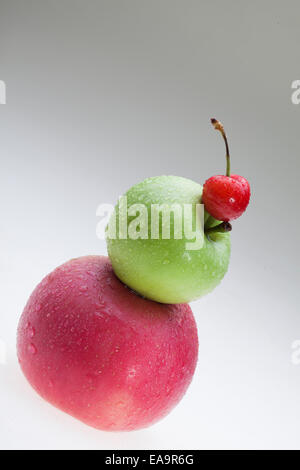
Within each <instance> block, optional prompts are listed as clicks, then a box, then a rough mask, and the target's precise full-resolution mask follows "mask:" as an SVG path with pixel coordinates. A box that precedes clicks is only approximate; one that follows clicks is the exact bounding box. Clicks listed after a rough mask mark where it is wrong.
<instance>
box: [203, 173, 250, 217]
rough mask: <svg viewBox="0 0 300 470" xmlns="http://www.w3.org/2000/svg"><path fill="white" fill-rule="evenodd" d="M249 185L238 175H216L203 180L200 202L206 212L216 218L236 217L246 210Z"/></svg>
mask: <svg viewBox="0 0 300 470" xmlns="http://www.w3.org/2000/svg"><path fill="white" fill-rule="evenodd" d="M249 199H250V185H249V183H248V181H247V180H246V179H245V178H243V177H242V176H239V175H231V176H224V175H217V176H212V177H211V178H209V179H208V180H206V181H205V183H204V186H203V194H202V202H203V204H204V206H205V209H206V210H207V212H208V213H209V214H210V215H212V216H213V217H214V218H215V219H217V220H223V221H225V222H228V221H229V220H233V219H237V218H238V217H240V216H241V215H242V213H243V212H244V211H245V210H246V208H247V206H248V204H249Z"/></svg>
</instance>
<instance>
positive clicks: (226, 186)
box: [202, 119, 250, 222]
mask: <svg viewBox="0 0 300 470" xmlns="http://www.w3.org/2000/svg"><path fill="white" fill-rule="evenodd" d="M211 122H212V124H213V126H214V127H215V129H216V130H218V131H220V132H221V134H222V136H223V139H224V141H225V145H226V159H227V168H226V175H217V176H212V177H211V178H209V179H208V180H206V181H205V183H204V186H203V193H202V202H203V204H204V206H205V209H206V211H207V212H208V213H209V214H210V215H212V216H213V217H214V218H215V219H217V220H222V221H224V222H228V221H229V220H233V219H237V218H238V217H240V216H241V215H242V213H243V212H244V211H245V210H246V208H247V206H248V204H249V200H250V185H249V183H248V181H247V180H246V178H243V176H240V175H231V174H230V155H229V148H228V142H227V137H226V134H225V131H224V127H223V125H222V124H221V123H220V122H219V121H217V120H216V119H212V120H211Z"/></svg>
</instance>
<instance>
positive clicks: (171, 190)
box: [107, 176, 230, 304]
mask: <svg viewBox="0 0 300 470" xmlns="http://www.w3.org/2000/svg"><path fill="white" fill-rule="evenodd" d="M125 195H126V196H127V205H128V207H130V206H131V205H133V204H135V203H139V204H144V205H145V206H146V207H147V211H148V227H149V230H148V239H141V238H138V239H131V238H129V237H127V239H120V237H119V232H118V230H117V232H116V235H117V237H116V239H113V238H109V237H107V249H108V255H109V257H110V259H111V262H112V266H113V269H114V271H115V273H116V275H117V276H118V277H119V279H121V281H122V282H124V283H125V284H127V285H128V286H130V287H131V288H132V289H134V290H135V291H136V292H139V293H140V294H141V295H143V296H145V297H147V298H148V299H152V300H155V301H157V302H162V303H170V304H176V303H185V302H190V301H193V300H196V299H198V298H200V297H202V296H203V295H205V294H207V293H209V292H211V291H212V290H213V289H214V288H215V287H216V286H217V285H218V284H219V283H220V281H221V280H222V279H223V277H224V275H225V273H226V271H227V269H228V265H229V259H230V235H229V233H214V234H210V235H209V236H207V235H205V236H204V243H203V247H202V248H201V249H198V250H187V249H186V243H187V242H190V241H191V240H188V239H186V238H185V236H183V237H182V239H175V238H174V220H173V219H172V218H171V223H170V227H171V232H170V233H171V238H170V239H162V236H161V233H162V231H161V227H160V236H159V239H151V237H150V235H151V232H150V231H151V204H164V203H165V204H173V203H177V204H179V205H180V206H181V207H182V208H183V206H184V204H192V205H193V207H195V205H196V204H197V203H198V204H200V203H201V196H202V186H200V185H199V184H197V183H195V182H194V181H192V180H189V179H186V178H182V177H178V176H158V177H152V178H147V179H146V180H144V181H143V182H141V183H139V184H136V185H135V186H133V187H132V188H131V189H129V190H128V191H127V193H126V194H125ZM182 210H183V209H182ZM115 212H116V219H117V220H118V217H119V205H118V204H117V206H116V208H115ZM208 216H209V214H207V213H205V219H206V218H208ZM133 218H134V217H131V218H130V217H128V224H129V223H130V221H131V220H132V219H133ZM194 219H195V217H194V218H193V220H194ZM209 220H210V224H208V226H214V225H217V224H218V223H219V221H217V220H215V219H213V218H212V217H211V218H210V219H209ZM117 228H118V227H117ZM199 236H200V235H199Z"/></svg>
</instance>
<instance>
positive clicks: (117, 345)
mask: <svg viewBox="0 0 300 470" xmlns="http://www.w3.org/2000/svg"><path fill="white" fill-rule="evenodd" d="M212 124H213V125H214V127H215V128H216V129H217V130H219V131H220V132H221V134H222V136H223V138H224V141H225V145H226V158H227V170H226V175H224V176H223V175H218V176H213V177H211V178H209V179H208V180H207V181H206V182H205V184H204V187H203V190H202V187H201V186H200V185H199V184H198V183H195V182H194V181H191V180H189V179H185V178H181V177H176V176H160V177H154V178H148V179H146V180H145V181H143V182H142V183H139V184H137V185H135V186H133V187H132V188H131V189H130V190H129V191H128V192H127V193H126V195H125V199H126V204H127V208H128V207H129V210H127V211H126V216H125V218H124V215H123V212H122V210H121V209H122V208H121V199H120V201H119V202H118V204H117V206H116V208H115V211H114V213H113V215H112V219H111V222H110V223H109V226H108V230H107V232H108V236H107V247H108V255H109V257H104V256H85V257H81V258H77V259H73V260H71V261H69V262H67V263H65V264H63V265H62V266H59V267H58V268H57V269H55V270H54V271H53V272H52V273H50V274H48V276H46V277H45V278H44V279H43V280H42V281H41V283H40V284H39V285H38V286H37V287H36V289H35V290H34V291H33V293H32V295H31V296H30V298H29V300H28V302H27V305H26V306H25V309H24V311H23V314H22V316H21V319H20V322H19V327H18V338H17V351H18V359H19V362H20V365H21V368H22V371H23V373H24V375H25V376H26V378H27V379H28V381H29V382H30V384H31V385H32V386H33V388H34V389H35V390H36V391H37V392H38V393H39V394H40V395H41V396H42V397H43V398H44V399H46V400H47V401H48V402H50V403H51V404H53V405H54V406H56V407H58V408H60V409H61V410H63V411H65V412H66V413H69V414H70V415H72V416H74V417H76V418H77V419H79V420H81V421H83V422H84V423H86V424H88V425H90V426H93V427H95V428H97V429H102V430H110V431H129V430H135V429H139V428H142V427H146V426H149V425H150V424H152V423H154V422H156V421H157V420H159V419H161V418H162V417H163V416H165V415H166V414H167V413H168V412H169V411H170V410H171V409H172V408H173V407H174V406H175V405H176V404H177V403H178V402H179V400H180V399H181V398H182V396H183V395H184V393H185V391H186V390H187V387H188V386H189V384H190V382H191V380H192V377H193V374H194V371H195V367H196V363H197V356H198V337H197V328H196V323H195V320H194V317H193V314H192V311H191V309H190V307H189V305H188V304H187V302H190V301H192V300H195V299H198V298H199V297H201V296H203V295H205V294H207V293H208V292H211V291H212V290H213V289H214V288H215V287H216V286H217V285H218V284H219V282H220V281H221V279H222V278H223V276H224V275H225V273H226V271H227V268H228V264H229V257H230V233H229V232H230V230H231V225H230V222H229V221H230V220H232V219H235V218H237V217H239V216H240V215H241V214H242V213H243V212H244V211H245V209H246V207H247V205H248V202H249V198H250V187H249V184H248V182H247V180H246V179H245V178H243V177H241V176H238V175H232V174H230V157H229V149H228V142H227V138H226V134H225V132H224V128H223V126H222V124H221V123H220V122H219V121H216V120H215V119H213V120H212ZM203 205H204V209H205V210H204V211H203V212H202V213H203V218H202V220H201V221H200V222H202V223H198V222H199V220H198V217H199V214H200V212H199V211H198V208H199V206H200V207H202V208H203ZM170 207H171V208H172V214H171V211H170V210H169V212H168V211H166V212H165V213H164V214H165V215H166V214H167V215H169V216H170V217H169V218H167V217H166V218H165V219H164V220H163V214H162V212H163V210H165V209H168V208H169V209H170ZM137 212H138V213H139V217H135V216H136V214H137ZM141 215H144V218H142V217H141ZM155 220H156V221H158V228H157V227H155V224H154V221H155ZM124 227H125V231H124ZM187 227H188V228H189V229H188V228H187ZM113 229H115V230H113ZM133 229H135V230H133ZM179 229H183V230H182V231H181V232H180V230H179ZM112 232H114V236H112ZM129 232H130V233H129ZM130 234H131V236H128V235H130ZM192 238H194V239H195V240H196V241H197V242H198V243H196V244H195V243H194V242H193V241H192ZM195 240H194V241H195Z"/></svg>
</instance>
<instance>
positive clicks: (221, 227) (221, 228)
mask: <svg viewBox="0 0 300 470" xmlns="http://www.w3.org/2000/svg"><path fill="white" fill-rule="evenodd" d="M231 230H232V225H231V224H230V223H229V222H221V223H220V224H218V225H215V226H214V227H210V228H208V229H206V230H205V233H206V234H210V233H218V232H219V233H225V232H231Z"/></svg>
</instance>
